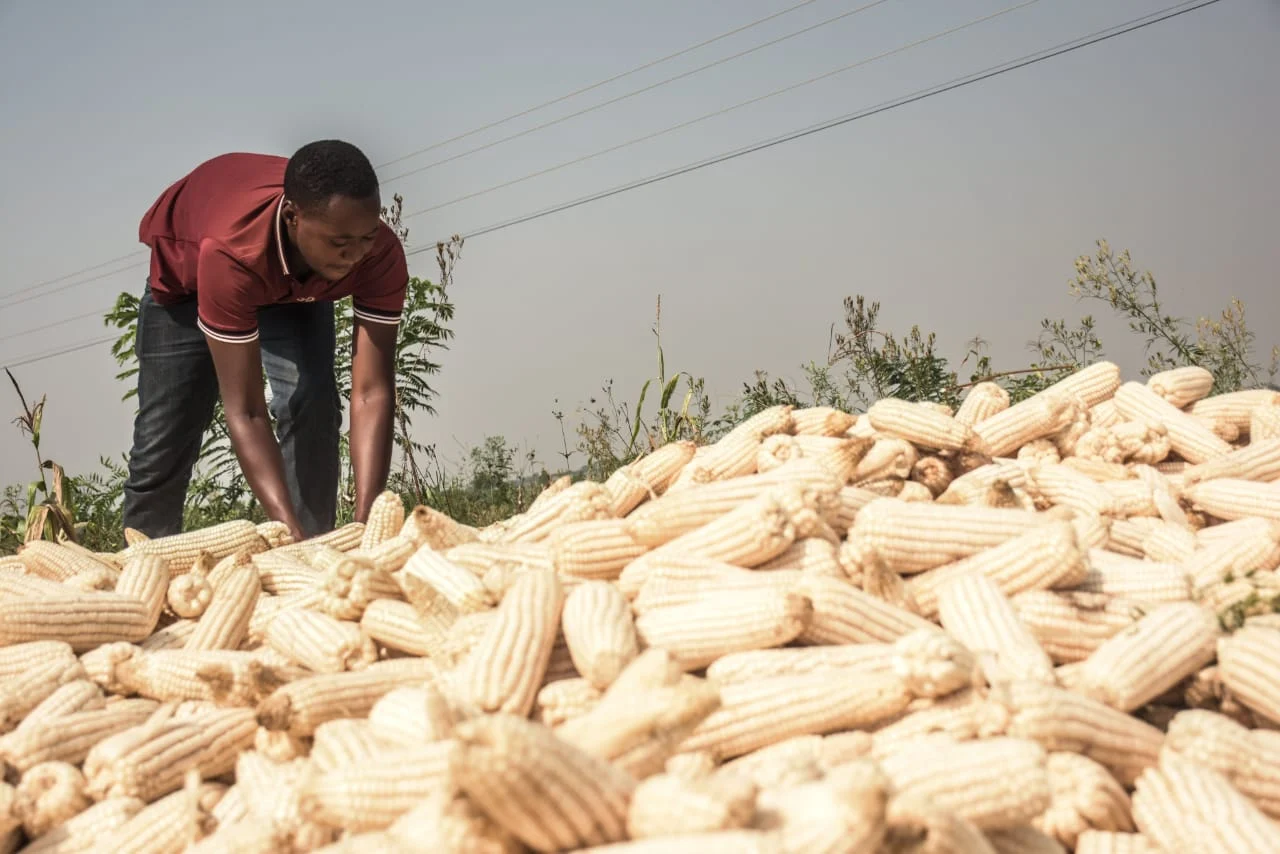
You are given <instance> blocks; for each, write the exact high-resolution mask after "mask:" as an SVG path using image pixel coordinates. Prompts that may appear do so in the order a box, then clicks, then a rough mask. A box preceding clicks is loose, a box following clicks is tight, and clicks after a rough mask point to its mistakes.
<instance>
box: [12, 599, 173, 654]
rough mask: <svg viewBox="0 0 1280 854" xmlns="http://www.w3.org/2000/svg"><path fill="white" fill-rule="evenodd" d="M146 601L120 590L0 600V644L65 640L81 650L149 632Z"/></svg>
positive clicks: (150, 620)
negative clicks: (143, 601) (116, 591)
mask: <svg viewBox="0 0 1280 854" xmlns="http://www.w3.org/2000/svg"><path fill="white" fill-rule="evenodd" d="M154 628H155V620H154V619H153V618H152V617H151V612H150V608H149V606H147V605H145V604H143V603H142V602H141V601H139V600H138V599H136V598H134V597H133V596H126V595H124V594H122V593H97V592H94V593H79V592H74V591H70V592H67V593H64V594H61V595H48V596H42V597H39V598H24V599H7V600H4V601H0V645H6V646H7V645H9V644H19V643H24V642H28V641H44V640H56V641H65V642H66V643H68V644H70V645H71V648H72V649H73V650H74V651H75V652H84V651H86V650H89V649H93V648H94V647H96V646H99V645H101V644H104V643H111V642H113V641H130V642H136V641H140V640H142V639H143V638H145V637H146V636H147V635H149V634H151V632H152V630H153V629H154Z"/></svg>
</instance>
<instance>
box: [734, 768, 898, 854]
mask: <svg viewBox="0 0 1280 854" xmlns="http://www.w3.org/2000/svg"><path fill="white" fill-rule="evenodd" d="M762 800H763V798H762ZM888 801H889V781H888V779H887V778H886V777H885V775H884V774H883V773H882V772H881V771H880V769H878V768H877V767H876V766H875V764H874V763H871V762H865V761H855V762H851V763H848V764H845V765H842V766H840V767H838V768H835V769H833V770H832V771H831V773H830V774H828V775H827V776H825V777H824V778H823V779H821V780H815V781H812V782H805V783H800V784H799V785H796V786H791V787H788V788H786V789H783V790H782V791H780V792H778V793H777V794H776V795H775V796H774V797H772V798H769V799H768V801H767V806H766V807H765V808H764V809H763V810H761V812H763V813H764V816H762V817H760V818H758V819H757V822H756V825H757V826H763V827H764V828H766V829H772V828H774V827H777V828H778V829H779V831H780V835H781V841H782V847H783V850H785V851H795V852H800V851H806V852H807V851H813V852H824V854H836V852H846V853H847V854H875V852H877V851H880V850H881V848H880V845H881V843H882V842H883V841H884V838H885V810H886V807H887V806H888Z"/></svg>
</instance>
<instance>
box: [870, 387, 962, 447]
mask: <svg viewBox="0 0 1280 854" xmlns="http://www.w3.org/2000/svg"><path fill="white" fill-rule="evenodd" d="M867 419H868V420H869V421H870V422H871V426H872V427H873V428H875V429H876V430H877V431H878V432H880V433H882V434H884V435H887V436H893V437H896V438H899V439H905V440H906V441H908V442H910V443H912V444H913V445H916V446H917V447H921V448H929V449H932V450H935V451H961V450H964V451H979V450H981V451H985V450H986V449H985V447H984V446H982V445H981V444H980V443H979V441H978V438H977V435H976V434H975V433H974V431H973V428H972V427H971V426H970V425H969V424H967V423H965V422H963V421H960V420H959V419H957V418H953V417H951V416H948V415H943V414H942V413H940V412H937V411H934V410H932V409H929V408H928V407H926V406H922V405H920V404H915V403H910V402H908V401H905V400H897V399H894V398H882V399H880V400H878V401H876V402H875V403H873V404H872V405H871V408H870V409H868V410H867Z"/></svg>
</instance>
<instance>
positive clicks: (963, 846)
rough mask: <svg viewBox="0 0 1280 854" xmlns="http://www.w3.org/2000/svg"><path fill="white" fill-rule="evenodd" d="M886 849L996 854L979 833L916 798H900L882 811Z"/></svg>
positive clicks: (946, 812)
mask: <svg viewBox="0 0 1280 854" xmlns="http://www.w3.org/2000/svg"><path fill="white" fill-rule="evenodd" d="M885 843H886V844H885V849H886V850H889V851H919V852H921V854H925V852H935V851H936V852H939V854H951V852H961V851H963V852H964V854H997V852H996V849H995V848H994V847H993V846H992V845H991V843H990V842H988V841H987V837H986V836H985V835H983V833H982V831H981V830H979V829H978V828H976V827H974V826H973V825H972V824H970V823H969V822H967V821H965V820H964V819H962V818H960V817H959V816H957V815H956V814H955V813H954V812H952V811H950V810H947V809H943V808H941V807H938V806H935V805H934V804H933V803H932V802H931V801H930V800H928V799H927V798H924V797H921V796H919V795H899V796H897V797H894V798H891V799H890V800H889V804H888V808H887V809H886V810H885Z"/></svg>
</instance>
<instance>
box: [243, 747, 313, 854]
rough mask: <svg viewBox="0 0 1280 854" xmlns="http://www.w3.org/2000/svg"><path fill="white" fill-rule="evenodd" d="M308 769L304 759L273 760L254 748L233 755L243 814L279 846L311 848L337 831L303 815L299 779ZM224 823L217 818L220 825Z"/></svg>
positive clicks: (300, 780) (295, 848)
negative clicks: (242, 803)
mask: <svg viewBox="0 0 1280 854" xmlns="http://www.w3.org/2000/svg"><path fill="white" fill-rule="evenodd" d="M309 770H311V769H310V767H309V765H308V764H307V763H304V762H296V761H286V762H272V761H270V760H268V759H267V758H266V757H264V756H262V755H260V754H258V753H256V752H248V753H242V754H241V755H240V756H239V757H238V758H237V759H236V768H235V777H236V788H237V790H238V791H239V793H240V797H241V798H242V800H243V801H244V810H245V818H247V819H249V820H251V821H252V822H253V823H254V824H257V825H259V826H261V827H262V828H263V829H265V830H267V831H268V832H269V834H270V835H271V837H272V838H273V840H274V841H275V843H276V846H277V847H278V848H282V849H289V850H303V851H310V850H314V849H317V848H320V847H321V846H324V845H326V844H328V843H330V842H332V841H333V840H334V839H335V838H336V837H337V835H338V834H337V832H336V831H335V830H334V829H332V828H329V827H325V826H324V825H321V824H318V823H316V822H314V821H309V820H307V819H306V818H304V817H303V815H302V811H301V809H300V804H299V801H300V794H301V783H302V781H303V778H304V776H305V775H306V774H307V772H308V771H309ZM321 773H323V772H321ZM224 823H225V820H224V819H219V824H220V825H221V824H224Z"/></svg>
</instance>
